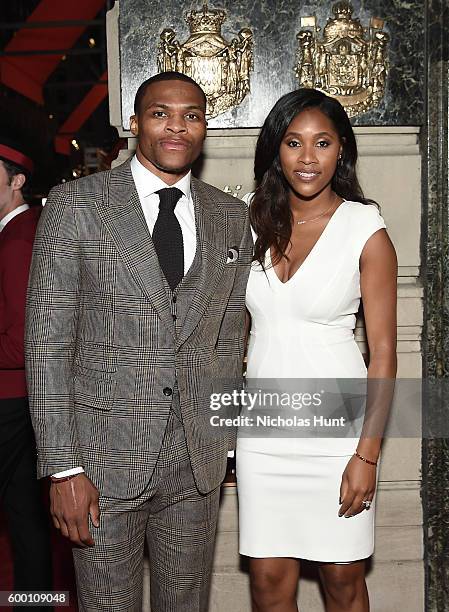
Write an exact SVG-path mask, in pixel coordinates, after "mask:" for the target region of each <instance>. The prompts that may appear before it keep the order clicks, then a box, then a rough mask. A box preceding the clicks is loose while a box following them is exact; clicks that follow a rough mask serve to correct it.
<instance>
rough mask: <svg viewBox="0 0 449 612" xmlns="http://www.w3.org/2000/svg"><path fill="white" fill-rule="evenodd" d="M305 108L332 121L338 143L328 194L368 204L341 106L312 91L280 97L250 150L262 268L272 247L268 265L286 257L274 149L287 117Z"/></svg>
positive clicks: (286, 231)
mask: <svg viewBox="0 0 449 612" xmlns="http://www.w3.org/2000/svg"><path fill="white" fill-rule="evenodd" d="M308 108H317V109H319V110H320V111H321V112H322V113H323V114H324V115H326V116H327V117H328V118H329V119H330V120H331V121H332V123H333V125H334V127H335V130H336V132H337V133H338V135H339V138H340V142H341V144H342V147H343V150H342V157H341V159H340V160H339V162H338V165H337V169H336V171H335V174H334V176H333V178H332V182H331V187H332V189H333V191H334V192H335V193H336V194H338V195H339V196H340V197H342V198H344V199H345V200H355V201H357V202H362V203H363V204H373V203H374V202H373V201H372V200H368V199H366V198H365V197H364V195H363V192H362V189H361V187H360V184H359V181H358V179H357V174H356V171H355V166H356V162H357V145H356V141H355V136H354V132H353V130H352V126H351V124H350V122H349V119H348V116H347V114H346V112H345V110H344V108H343V106H342V105H341V104H340V102H338V100H336V99H335V98H331V97H329V96H326V94H324V93H322V92H321V91H317V90H316V89H297V90H296V91H292V92H291V93H288V94H286V95H285V96H282V98H281V99H280V100H278V101H277V102H276V104H275V105H274V107H273V108H272V109H271V111H270V113H269V115H268V117H267V118H266V119H265V123H264V124H263V127H262V130H261V132H260V135H259V138H258V140H257V146H256V156H255V160H254V173H255V177H256V183H257V187H256V191H255V195H254V198H253V200H252V202H251V206H250V218H251V224H252V226H253V229H254V231H255V233H256V235H257V240H256V244H255V249H254V260H255V261H258V262H259V263H260V264H261V265H262V266H263V265H264V260H265V253H266V251H267V249H269V248H271V247H274V257H273V264H276V263H278V262H279V261H280V259H282V257H286V255H285V251H286V249H287V247H288V245H289V242H290V236H291V231H292V221H293V215H292V212H291V209H290V205H289V196H288V192H289V184H288V182H287V180H286V178H285V177H284V174H283V172H282V168H281V163H280V160H279V149H280V146H281V142H282V139H283V137H284V134H285V132H286V130H287V128H288V126H289V125H290V123H291V122H292V121H293V119H294V118H295V117H296V115H298V114H299V113H301V112H302V111H304V110H306V109H308Z"/></svg>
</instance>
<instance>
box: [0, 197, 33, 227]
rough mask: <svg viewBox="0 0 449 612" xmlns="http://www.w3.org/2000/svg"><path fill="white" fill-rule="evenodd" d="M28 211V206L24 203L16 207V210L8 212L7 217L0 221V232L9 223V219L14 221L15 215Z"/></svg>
mask: <svg viewBox="0 0 449 612" xmlns="http://www.w3.org/2000/svg"><path fill="white" fill-rule="evenodd" d="M28 209H29V206H28V204H27V203H26V202H25V204H21V205H20V206H17V208H15V209H14V210H12V211H11V212H9V213H8V214H7V215H5V216H4V217H3V219H0V232H1V231H2V230H4V229H5V227H6V225H7V224H8V223H9V222H10V221H11V219H14V217H17V215H20V213H23V212H25V211H26V210H28Z"/></svg>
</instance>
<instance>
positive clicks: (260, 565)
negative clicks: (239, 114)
mask: <svg viewBox="0 0 449 612" xmlns="http://www.w3.org/2000/svg"><path fill="white" fill-rule="evenodd" d="M356 160H357V148H356V142H355V137H354V133H353V130H352V127H351V125H350V122H349V120H348V117H347V115H346V113H345V111H344V109H343V107H342V106H341V105H340V103H339V102H338V101H336V100H335V99H333V98H330V97H328V96H326V95H324V94H323V93H321V92H318V91H316V90H313V89H300V90H297V91H294V92H292V93H289V94H287V95H285V96H284V97H283V98H281V99H280V100H279V101H278V102H277V104H276V105H275V106H274V108H273V109H272V111H271V112H270V114H269V115H268V117H267V119H266V121H265V123H264V126H263V128H262V131H261V134H260V136H259V139H258V143H257V149H256V157H255V174H256V180H257V189H256V191H255V194H254V196H252V197H250V199H249V200H250V203H249V206H250V217H251V221H252V227H253V232H254V237H255V254H254V262H253V266H252V270H251V273H250V277H249V282H248V289H247V302H246V303H247V309H248V311H249V314H250V318H251V330H250V336H249V346H248V363H247V377H248V378H249V379H261V378H265V379H268V378H269V379H280V378H281V379H282V378H289V379H304V378H308V379H316V378H320V379H334V380H335V379H343V378H346V379H347V378H352V379H366V377H367V376H368V379H382V380H390V381H391V380H392V379H394V377H395V374H396V352H395V351H396V275H397V262H396V255H395V251H394V248H393V246H392V244H391V242H390V240H389V238H388V235H387V233H386V231H385V224H384V222H383V219H382V217H381V216H380V214H379V211H378V207H377V205H375V203H373V202H372V201H371V200H367V199H365V197H364V196H363V193H362V190H361V188H360V186H359V183H358V180H357V177H356V172H355V165H356ZM360 299H362V301H363V309H364V317H365V328H366V332H367V339H368V345H369V353H370V358H369V366H368V370H367V369H366V366H365V362H364V360H363V357H362V355H361V353H360V351H359V349H358V346H357V344H356V342H355V340H354V333H353V332H354V327H355V319H356V313H357V311H358V308H359V305H360ZM369 401H370V399H369V397H368V402H369ZM362 421H363V416H362ZM353 435H354V434H353ZM380 445H381V436H380V435H376V437H373V436H369V437H368V436H367V437H365V436H361V437H360V438H354V437H352V438H330V437H329V438H314V439H311V438H304V437H302V438H301V437H295V438H293V437H291V438H282V439H280V438H276V437H273V436H270V437H269V436H266V437H263V438H257V437H255V436H253V437H251V438H249V437H245V436H244V435H243V434H240V435H239V440H238V444H237V482H238V493H239V513H240V553H241V554H243V555H246V556H248V557H250V579H251V598H252V606H253V611H254V612H294V611H297V610H298V608H297V603H296V592H297V586H298V579H299V575H300V559H308V560H311V561H316V562H318V563H319V573H320V577H321V581H322V586H323V590H324V593H325V600H326V610H327V612H368V610H369V599H368V593H367V589H366V584H365V560H366V559H367V558H368V557H369V556H370V555H371V554H372V553H373V548H374V503H375V489H376V476H377V473H376V472H377V470H376V466H377V462H378V458H379V452H380Z"/></svg>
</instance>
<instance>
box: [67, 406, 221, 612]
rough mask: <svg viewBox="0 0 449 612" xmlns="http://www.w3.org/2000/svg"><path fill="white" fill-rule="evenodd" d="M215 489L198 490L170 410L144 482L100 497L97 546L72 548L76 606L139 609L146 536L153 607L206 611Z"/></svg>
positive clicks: (124, 611)
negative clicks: (129, 493) (120, 494)
mask: <svg viewBox="0 0 449 612" xmlns="http://www.w3.org/2000/svg"><path fill="white" fill-rule="evenodd" d="M174 399H175V398H174ZM219 495H220V488H219V487H218V488H216V489H214V490H213V491H211V492H210V493H208V494H205V495H204V494H201V493H199V492H198V490H197V488H196V485H195V481H194V479H193V474H192V468H191V465H190V460H189V456H188V452H187V447H186V440H185V434H184V429H183V426H182V423H181V421H180V420H179V417H178V416H177V415H176V412H175V411H174V410H171V412H170V416H169V419H168V422H167V426H166V430H165V434H164V438H163V442H162V446H161V450H160V454H159V457H158V460H157V462H156V467H155V470H154V472H153V475H152V477H151V481H150V483H149V485H148V487H147V488H146V489H145V490H144V492H143V493H142V494H141V495H139V496H138V497H137V498H135V499H130V500H121V499H112V498H108V497H101V496H100V511H101V516H100V527H99V528H98V529H96V528H95V527H93V526H92V523H90V528H91V533H92V534H93V537H94V539H95V546H94V547H93V548H85V549H81V548H76V549H74V551H73V556H74V561H75V570H76V577H77V587H78V604H79V609H80V611H83V612H118V611H120V612H140V611H141V609H142V586H143V558H144V544H145V541H146V542H147V545H148V552H149V557H150V593H151V610H152V612H206V611H207V609H208V597H209V586H210V577H211V571H212V561H213V552H214V540H215V531H216V525H217V515H218V505H219Z"/></svg>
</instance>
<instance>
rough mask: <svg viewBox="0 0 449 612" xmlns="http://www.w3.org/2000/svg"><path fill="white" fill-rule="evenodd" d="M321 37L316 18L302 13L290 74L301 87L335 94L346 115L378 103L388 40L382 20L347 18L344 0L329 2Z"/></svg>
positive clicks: (350, 10) (349, 14) (385, 70)
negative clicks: (364, 21) (365, 24)
mask: <svg viewBox="0 0 449 612" xmlns="http://www.w3.org/2000/svg"><path fill="white" fill-rule="evenodd" d="M332 11H333V13H334V18H333V19H328V21H327V24H326V25H325V27H324V29H323V35H322V37H321V38H320V37H319V35H318V33H319V32H320V28H319V27H317V24H316V17H315V16H311V17H302V18H301V27H302V28H312V30H310V29H302V30H301V31H300V32H299V34H297V39H298V52H297V63H296V65H295V73H296V76H297V77H298V80H299V84H300V86H301V87H315V88H316V89H319V90H321V91H323V92H324V93H326V94H328V95H330V96H333V97H334V98H337V99H338V100H339V102H341V104H342V105H343V106H344V107H345V110H346V112H347V113H348V115H349V116H350V117H354V116H356V115H359V114H361V113H364V112H365V111H367V110H369V109H370V108H373V107H375V106H377V105H378V104H379V102H380V101H381V100H382V98H383V96H384V93H385V82H386V78H387V74H388V69H389V63H388V53H387V52H388V42H389V39H390V37H389V36H388V34H387V33H386V32H384V31H383V27H384V21H383V20H382V19H379V18H377V17H372V18H371V21H370V25H369V28H363V26H362V25H361V23H360V21H359V20H358V19H355V18H353V17H352V13H353V7H352V5H351V4H350V3H349V2H346V1H343V2H337V3H335V4H334V5H333V6H332Z"/></svg>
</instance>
